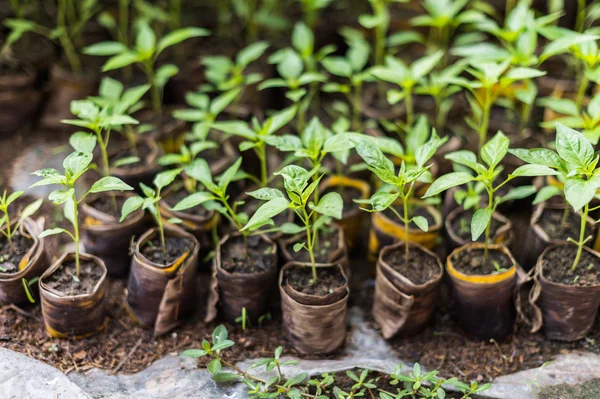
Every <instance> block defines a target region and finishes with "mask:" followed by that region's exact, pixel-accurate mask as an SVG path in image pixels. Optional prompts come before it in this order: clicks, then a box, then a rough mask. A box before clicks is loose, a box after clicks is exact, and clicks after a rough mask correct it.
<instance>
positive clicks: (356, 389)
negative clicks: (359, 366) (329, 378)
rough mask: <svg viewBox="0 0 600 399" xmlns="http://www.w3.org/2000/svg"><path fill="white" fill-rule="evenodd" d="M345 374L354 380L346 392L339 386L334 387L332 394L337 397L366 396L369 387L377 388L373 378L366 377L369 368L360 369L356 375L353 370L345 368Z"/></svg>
mask: <svg viewBox="0 0 600 399" xmlns="http://www.w3.org/2000/svg"><path fill="white" fill-rule="evenodd" d="M346 375H347V376H348V378H350V379H351V380H352V381H354V384H353V385H352V387H351V388H350V390H349V391H348V392H344V391H342V390H341V389H340V388H339V387H334V388H333V394H334V396H335V397H336V398H337V399H352V398H357V397H364V396H366V394H367V391H369V392H370V390H371V389H376V388H377V385H375V384H374V382H375V380H374V379H372V378H369V379H367V376H368V375H369V370H367V369H364V370H362V371H361V373H360V375H356V373H354V372H353V371H351V370H347V371H346ZM371 395H372V393H371Z"/></svg>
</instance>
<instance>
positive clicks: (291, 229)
mask: <svg viewBox="0 0 600 399" xmlns="http://www.w3.org/2000/svg"><path fill="white" fill-rule="evenodd" d="M280 231H281V232H282V233H284V234H298V233H301V232H303V231H304V227H302V226H298V225H297V224H294V223H289V222H286V223H284V224H282V225H281V228H280Z"/></svg>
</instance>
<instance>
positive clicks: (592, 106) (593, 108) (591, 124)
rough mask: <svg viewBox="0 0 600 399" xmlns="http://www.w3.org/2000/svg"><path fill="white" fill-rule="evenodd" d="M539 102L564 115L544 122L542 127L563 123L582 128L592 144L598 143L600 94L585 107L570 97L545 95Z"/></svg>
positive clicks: (599, 132) (573, 127) (599, 136)
mask: <svg viewBox="0 0 600 399" xmlns="http://www.w3.org/2000/svg"><path fill="white" fill-rule="evenodd" d="M539 104H540V105H542V106H545V107H548V108H550V109H551V110H553V111H554V112H557V113H558V114H561V115H564V116H561V117H559V118H557V119H554V120H551V121H547V122H543V123H542V124H541V126H542V127H551V128H554V127H555V126H556V124H557V123H561V124H563V125H565V126H567V127H570V128H572V129H581V133H582V134H583V135H584V136H585V137H586V138H587V139H588V140H589V141H590V142H591V143H592V144H594V145H596V144H598V139H600V94H596V95H594V97H592V98H591V100H590V102H589V103H588V105H587V107H585V109H584V108H583V107H578V106H577V103H576V102H575V101H573V100H570V99H568V98H554V97H545V98H542V99H540V100H539Z"/></svg>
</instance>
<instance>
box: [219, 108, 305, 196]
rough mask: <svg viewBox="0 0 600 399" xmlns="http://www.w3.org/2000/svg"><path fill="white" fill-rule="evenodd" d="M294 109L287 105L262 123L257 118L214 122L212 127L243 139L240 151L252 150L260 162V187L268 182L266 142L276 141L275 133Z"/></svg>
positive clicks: (291, 114) (289, 119)
mask: <svg viewBox="0 0 600 399" xmlns="http://www.w3.org/2000/svg"><path fill="white" fill-rule="evenodd" d="M296 111H297V109H296V107H288V108H286V109H284V110H281V111H279V112H277V113H275V114H273V115H271V116H270V117H269V118H267V119H266V120H265V121H264V122H263V123H260V122H259V121H258V119H257V118H253V119H252V122H251V123H246V122H242V121H223V122H216V123H214V124H213V127H214V128H215V129H217V130H220V131H222V132H225V133H228V134H233V135H235V136H239V137H241V138H243V139H245V140H244V141H242V142H241V143H240V146H239V148H240V151H247V150H250V149H253V150H254V152H255V153H256V156H257V157H258V160H259V162H260V177H259V181H260V185H261V187H265V186H266V185H267V182H268V172H267V154H266V148H267V144H269V145H271V144H274V143H275V142H276V140H277V138H276V137H275V133H276V132H277V131H279V130H280V129H282V128H283V127H285V126H286V125H287V124H288V123H289V122H290V121H291V120H292V119H293V118H294V115H295V114H296Z"/></svg>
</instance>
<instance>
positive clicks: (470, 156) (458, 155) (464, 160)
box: [444, 150, 485, 171]
mask: <svg viewBox="0 0 600 399" xmlns="http://www.w3.org/2000/svg"><path fill="white" fill-rule="evenodd" d="M444 158H446V159H448V160H450V161H452V162H454V163H457V164H459V165H464V166H467V167H469V168H471V169H473V170H474V171H481V169H482V168H483V169H484V170H485V167H484V166H483V165H480V166H481V167H479V166H477V165H478V164H477V155H475V153H474V152H472V151H467V150H459V151H454V152H451V153H449V154H446V156H445V157H444Z"/></svg>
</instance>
